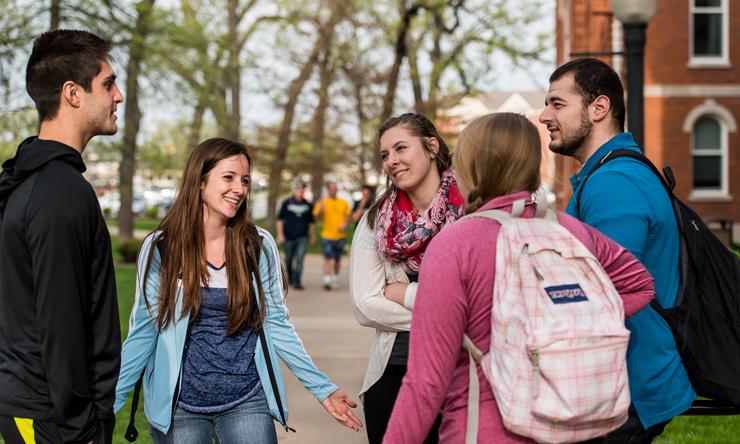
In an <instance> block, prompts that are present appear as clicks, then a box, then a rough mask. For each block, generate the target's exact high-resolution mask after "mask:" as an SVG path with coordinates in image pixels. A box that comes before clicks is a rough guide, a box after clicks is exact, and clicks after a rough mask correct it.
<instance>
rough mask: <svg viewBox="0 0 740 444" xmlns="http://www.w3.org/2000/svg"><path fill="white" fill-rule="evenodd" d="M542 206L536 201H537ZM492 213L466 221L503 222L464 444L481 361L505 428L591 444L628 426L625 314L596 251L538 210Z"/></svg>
mask: <svg viewBox="0 0 740 444" xmlns="http://www.w3.org/2000/svg"><path fill="white" fill-rule="evenodd" d="M537 197H539V196H537ZM523 209H524V201H519V202H516V203H515V204H514V208H513V211H512V214H509V213H506V212H503V211H497V210H489V211H482V212H478V213H474V214H471V215H469V216H468V217H486V218H491V219H494V220H497V221H498V222H499V223H501V231H500V232H499V235H498V239H497V244H496V276H495V278H494V283H495V284H494V289H493V309H492V315H491V348H490V350H488V352H487V353H485V354H483V353H482V352H481V351H480V350H478V349H477V347H475V345H474V344H473V343H472V342H471V341H470V339H469V338H468V337H467V336H465V343H464V347H465V348H466V349H467V350H468V351H470V356H471V358H470V359H471V365H470V368H471V372H470V376H471V381H470V389H469V397H468V428H467V434H466V443H475V442H477V432H478V397H479V394H480V393H479V386H478V374H477V371H475V362H478V363H479V364H480V365H481V367H482V369H483V373H484V374H485V376H486V379H488V382H489V383H490V385H491V388H492V389H493V393H494V396H495V398H496V403H497V404H498V408H499V411H500V412H501V417H502V418H503V421H504V425H505V426H506V428H507V429H508V430H510V431H512V432H514V433H516V434H518V435H522V436H526V437H529V438H532V439H534V440H536V441H538V442H543V443H565V442H576V441H584V440H588V439H591V438H595V437H598V436H603V435H605V434H606V433H608V432H610V431H612V430H614V429H616V428H617V427H619V426H620V425H622V424H623V423H624V422H625V421H626V420H627V411H628V408H629V405H630V395H629V387H628V383H627V363H626V354H627V342H628V340H629V331H628V330H627V329H626V328H625V326H624V307H623V303H622V299H621V298H620V296H619V294H618V293H617V291H616V289H615V288H614V285H613V284H612V282H611V280H610V279H609V276H608V275H607V273H606V272H605V271H604V269H603V268H602V267H601V264H600V263H599V261H598V260H597V259H596V258H595V257H594V256H593V254H591V252H590V251H589V250H588V249H587V248H586V247H585V246H584V245H583V244H582V243H581V242H580V241H579V240H578V239H577V238H576V237H575V236H574V235H573V234H572V233H571V232H570V231H568V230H567V229H565V228H564V227H562V226H561V225H560V224H559V223H558V222H557V215H556V214H555V212H554V211H552V210H550V209H547V208H546V206H545V205H541V206H538V211H537V213H538V214H537V216H536V217H534V218H522V217H518V216H520V215H521V213H522V211H523Z"/></svg>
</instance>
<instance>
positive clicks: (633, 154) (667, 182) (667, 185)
mask: <svg viewBox="0 0 740 444" xmlns="http://www.w3.org/2000/svg"><path fill="white" fill-rule="evenodd" d="M620 157H629V158H630V159H635V160H637V161H640V162H642V163H643V164H645V165H647V166H648V168H650V170H651V171H652V172H653V174H655V176H657V177H658V179H660V184H661V185H663V188H664V189H665V191H666V193H668V196H669V197H670V198H671V200H672V199H673V197H674V196H673V188H674V187H675V186H676V181H675V179H674V177H673V172H672V171H671V169H670V168H668V167H666V168H664V169H663V172H664V173H665V174H666V177H663V175H662V174H660V171H658V168H657V167H656V166H655V165H654V164H653V162H651V161H650V159H648V158H647V157H646V156H645V155H644V154H642V153H638V152H637V151H633V150H628V149H621V150H613V151H609V152H608V153H606V156H604V157H602V158H601V160H599V161H598V162H596V165H594V166H593V167H592V168H591V170H590V171H589V172H588V174H587V175H586V177H585V178H584V179H583V183H582V184H581V186H580V188H578V192H577V193H576V216H578V217H580V216H581V194H583V189H584V188H586V182H588V179H589V178H590V177H591V175H592V174H594V173H595V172H596V171H597V170H598V169H599V168H601V167H602V166H604V165H606V164H607V163H609V162H611V161H612V160H615V159H619V158H620ZM666 178H667V179H666Z"/></svg>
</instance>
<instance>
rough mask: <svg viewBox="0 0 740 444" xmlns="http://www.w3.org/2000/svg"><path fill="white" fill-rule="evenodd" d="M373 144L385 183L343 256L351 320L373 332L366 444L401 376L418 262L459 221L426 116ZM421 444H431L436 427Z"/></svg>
mask: <svg viewBox="0 0 740 444" xmlns="http://www.w3.org/2000/svg"><path fill="white" fill-rule="evenodd" d="M378 139H379V151H380V157H381V158H382V160H383V171H384V172H385V174H386V175H387V177H388V180H389V184H388V188H387V190H386V192H385V194H383V195H382V196H381V197H380V198H379V199H378V200H377V201H376V202H375V203H374V204H373V205H372V206H371V207H370V210H368V212H367V213H366V214H365V215H364V216H363V217H362V219H361V220H360V222H359V224H358V226H357V229H356V231H355V234H354V238H353V240H352V251H351V254H350V295H351V298H352V305H353V308H354V312H355V317H356V318H357V320H358V322H359V323H360V324H361V325H363V326H366V327H370V328H374V329H375V340H374V341H373V344H372V346H371V348H370V362H369V363H368V368H367V372H366V374H365V381H364V382H363V386H362V390H361V392H360V396H361V397H362V399H363V403H364V411H365V423H366V424H365V426H366V429H367V434H368V439H369V441H370V444H376V443H380V442H381V441H382V439H383V434H384V433H385V430H386V427H387V424H388V419H389V418H390V415H391V411H392V409H393V404H394V401H395V399H396V396H397V394H398V390H399V389H400V387H401V381H402V379H403V376H404V374H405V373H406V362H407V358H408V337H409V336H408V331H409V327H410V325H411V312H412V310H413V309H414V303H415V299H416V281H417V276H418V272H419V268H420V265H421V260H422V257H423V256H424V252H425V250H426V247H427V245H428V244H429V241H430V240H431V239H432V238H433V237H434V236H435V235H437V233H439V232H440V230H442V229H444V228H445V227H447V226H448V225H450V224H452V223H453V222H454V221H456V220H457V219H458V218H459V217H461V216H462V214H463V204H464V202H463V199H462V196H461V195H460V193H459V191H458V189H457V184H456V182H455V178H454V177H453V175H452V172H451V171H450V169H449V168H450V164H451V160H452V159H451V155H450V151H449V149H448V148H447V145H446V144H445V143H444V140H442V138H441V137H440V135H439V134H438V133H437V129H436V128H435V127H434V125H433V124H432V123H431V122H430V121H429V120H428V119H427V118H426V117H424V116H422V115H419V114H412V113H408V114H403V115H401V116H398V117H394V118H392V119H390V120H388V121H387V122H385V124H384V125H383V126H382V127H381V128H380V130H379V134H378ZM426 437H427V435H426V434H425V435H424V436H423V437H420V439H419V442H422V441H424V438H426ZM426 442H430V443H433V442H437V432H436V430H434V429H433V430H432V431H431V432H429V436H428V439H427V441H426Z"/></svg>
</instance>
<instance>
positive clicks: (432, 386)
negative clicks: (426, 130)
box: [384, 113, 654, 444]
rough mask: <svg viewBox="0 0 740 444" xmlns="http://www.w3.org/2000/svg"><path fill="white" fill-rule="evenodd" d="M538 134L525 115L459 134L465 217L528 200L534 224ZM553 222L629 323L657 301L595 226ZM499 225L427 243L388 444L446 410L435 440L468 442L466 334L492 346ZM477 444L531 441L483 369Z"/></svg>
mask: <svg viewBox="0 0 740 444" xmlns="http://www.w3.org/2000/svg"><path fill="white" fill-rule="evenodd" d="M540 152H541V148H540V137H539V134H538V132H537V129H536V128H535V127H534V125H533V124H532V123H531V122H529V121H528V120H527V119H526V118H525V117H523V116H521V115H518V114H512V113H501V114H489V115H487V116H483V117H480V118H478V119H475V120H474V121H473V122H471V123H470V124H469V125H468V126H467V127H466V128H465V129H464V130H463V132H462V133H461V134H460V139H459V142H458V146H457V151H456V152H455V175H456V177H457V178H458V184H459V185H460V190H461V192H462V194H463V196H465V198H466V200H467V201H468V204H469V206H468V209H467V212H469V213H470V212H475V211H484V210H491V209H497V210H502V211H505V212H511V209H512V204H513V203H514V202H515V201H517V200H522V199H524V200H527V205H526V207H525V209H524V213H523V215H522V217H525V218H527V217H533V216H534V214H535V208H534V203H533V202H532V200H531V196H532V193H534V192H535V191H536V190H537V189H538V188H539V186H540V173H539V171H540ZM558 222H559V223H560V225H561V226H563V227H564V228H566V229H567V230H568V231H570V232H571V233H572V234H573V235H574V236H575V237H576V238H577V239H578V240H580V241H581V242H582V243H583V244H584V245H585V246H586V248H588V249H589V251H591V253H593V255H594V256H595V257H596V259H597V260H598V261H599V262H600V263H601V265H602V266H603V268H604V269H605V271H606V272H607V274H608V275H609V277H610V278H611V279H612V281H613V283H614V286H615V287H616V289H617V291H618V292H619V294H620V296H621V297H622V300H623V301H624V311H625V314H626V315H627V316H630V315H632V314H634V313H636V312H637V311H639V310H640V309H641V308H643V307H644V306H645V305H647V304H648V302H649V301H650V299H651V298H652V297H653V295H654V291H653V281H652V278H651V277H650V274H649V273H648V272H647V270H645V268H644V267H643V266H642V265H641V264H640V263H639V262H638V261H637V259H635V258H634V257H633V256H632V255H631V254H630V253H629V252H628V251H627V250H625V249H624V248H622V247H621V246H619V245H617V244H616V243H615V242H613V241H611V240H610V239H609V238H607V237H606V236H604V235H602V234H600V233H599V232H597V231H596V230H594V229H593V228H591V227H589V226H587V225H585V224H583V223H581V222H579V221H578V220H576V219H574V218H572V217H570V216H568V215H566V214H564V213H558ZM500 227H501V225H500V224H499V223H498V222H496V221H494V220H491V219H483V218H469V219H465V220H462V221H460V222H458V223H456V224H455V225H453V226H451V227H450V228H448V229H446V230H444V231H443V232H442V233H440V234H439V235H438V236H436V237H435V238H434V240H432V242H431V244H430V245H429V248H428V249H427V252H426V256H425V257H424V266H423V267H422V269H421V273H420V276H419V288H418V293H419V294H420V295H423V296H420V297H419V299H418V301H417V304H416V307H415V309H414V317H413V321H412V323H411V340H410V354H409V363H408V368H409V371H408V373H407V374H406V377H405V379H404V382H403V387H402V388H401V391H400V393H399V395H398V399H397V401H396V406H395V408H394V410H393V415H392V417H391V420H390V423H389V425H388V431H387V433H386V435H385V440H384V442H386V443H394V444H396V443H409V444H410V443H418V442H421V440H422V439H423V438H424V436H426V434H427V433H428V430H429V429H430V427H431V426H432V424H433V422H434V421H435V418H436V417H437V415H438V413H439V412H440V411H441V413H442V425H441V426H440V431H439V437H440V441H441V442H445V443H463V442H465V427H466V423H467V416H466V415H467V400H468V384H469V383H468V381H469V377H468V371H469V367H468V365H469V358H468V352H467V351H466V350H465V349H463V347H462V343H463V335H464V334H467V335H468V336H469V337H470V339H471V340H472V342H473V343H474V344H476V345H477V346H478V348H480V349H481V350H488V349H489V347H490V345H491V309H492V303H493V301H492V298H491V295H492V289H493V286H494V285H496V283H494V276H495V264H496V239H497V236H498V233H499V229H500ZM476 367H477V371H478V379H479V381H480V404H479V421H478V442H481V443H497V444H499V443H514V442H530V441H529V440H528V439H527V438H524V437H521V436H518V435H515V434H513V433H511V432H509V431H508V430H506V429H505V428H504V425H503V422H502V420H501V416H500V414H499V411H498V407H497V405H496V400H495V399H494V396H493V392H492V391H491V387H490V385H489V383H488V381H487V380H486V378H485V377H484V375H483V373H482V371H481V369H480V367H479V366H476Z"/></svg>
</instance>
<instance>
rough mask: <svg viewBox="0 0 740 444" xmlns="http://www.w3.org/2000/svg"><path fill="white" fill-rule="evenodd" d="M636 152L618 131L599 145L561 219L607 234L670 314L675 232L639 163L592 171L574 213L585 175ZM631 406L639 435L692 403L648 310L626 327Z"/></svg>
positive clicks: (625, 161)
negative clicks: (648, 278) (646, 275)
mask: <svg viewBox="0 0 740 444" xmlns="http://www.w3.org/2000/svg"><path fill="white" fill-rule="evenodd" d="M617 149H631V150H634V151H639V150H640V149H639V148H638V147H637V144H636V143H635V141H634V139H633V138H632V134H630V133H628V132H625V133H621V134H618V135H616V136H614V137H613V138H611V139H610V140H609V141H608V142H606V143H605V144H604V145H602V146H601V147H600V148H599V149H598V150H597V151H596V152H595V153H594V154H593V155H592V156H591V157H590V158H589V159H588V161H586V163H585V164H584V165H583V168H582V169H581V171H580V172H578V174H576V175H575V176H573V177H571V179H570V180H571V184H572V185H573V190H574V193H573V197H572V198H571V200H570V202H569V203H568V208H567V209H566V212H567V213H568V214H570V215H571V216H574V217H576V218H578V219H580V220H581V221H583V222H586V223H587V224H589V225H591V226H592V227H594V228H596V229H597V230H599V231H601V232H602V233H604V234H606V235H607V236H609V237H610V238H612V239H613V240H614V241H616V242H617V243H618V244H620V245H622V246H623V247H625V248H626V249H628V250H629V251H630V253H632V254H633V255H635V257H636V258H637V259H638V260H640V262H642V264H643V265H644V266H645V268H647V269H648V271H650V274H651V275H652V276H653V278H654V279H655V297H656V299H657V300H658V302H660V305H662V306H663V307H673V306H674V305H675V303H676V294H677V293H678V286H679V281H680V277H681V276H680V270H679V263H678V254H679V238H678V226H677V225H676V219H675V216H674V213H673V208H672V206H671V202H670V200H669V199H668V195H667V194H666V192H665V190H664V188H663V186H662V185H661V183H660V180H659V179H658V178H657V177H655V175H654V174H653V172H652V171H651V170H650V169H649V168H648V167H647V166H646V165H644V164H643V163H642V162H640V161H637V160H634V159H630V158H619V159H615V160H612V161H610V162H609V163H607V164H606V165H604V166H603V167H601V168H599V170H598V171H596V172H595V173H594V174H593V175H592V176H591V177H590V178H589V179H588V182H587V183H586V187H585V188H584V189H583V193H582V195H581V211H580V214H576V196H577V194H578V190H579V189H580V188H581V186H582V184H583V180H584V179H585V178H586V175H588V172H589V171H591V168H593V166H594V165H595V164H596V163H597V162H599V161H600V160H601V159H602V158H603V157H604V156H606V155H607V154H608V153H609V152H610V151H613V150H617ZM626 325H627V328H628V329H629V330H630V332H631V334H630V340H629V347H628V349H627V371H628V374H629V382H630V394H631V396H632V403H633V404H634V406H635V410H637V415H638V416H639V417H640V421H641V422H642V424H643V426H644V427H645V428H648V427H650V426H652V425H654V424H658V423H661V422H664V421H667V420H669V419H671V418H673V417H675V416H677V415H680V414H681V413H683V412H684V411H686V410H687V409H688V408H689V407H690V406H691V403H692V402H693V401H694V399H695V398H696V393H695V392H694V389H693V388H692V387H691V383H690V382H689V377H688V375H687V374H686V369H685V368H684V366H683V363H682V362H681V357H680V356H679V354H678V349H677V348H676V341H675V340H674V339H673V334H672V333H671V329H670V327H669V326H668V324H667V323H666V322H665V320H663V318H662V317H660V315H659V314H658V313H657V312H656V311H655V310H653V309H652V307H650V306H649V305H648V306H647V307H645V308H644V309H642V310H641V311H640V312H638V313H637V314H635V315H634V316H632V317H630V318H628V319H627V320H626Z"/></svg>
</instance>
